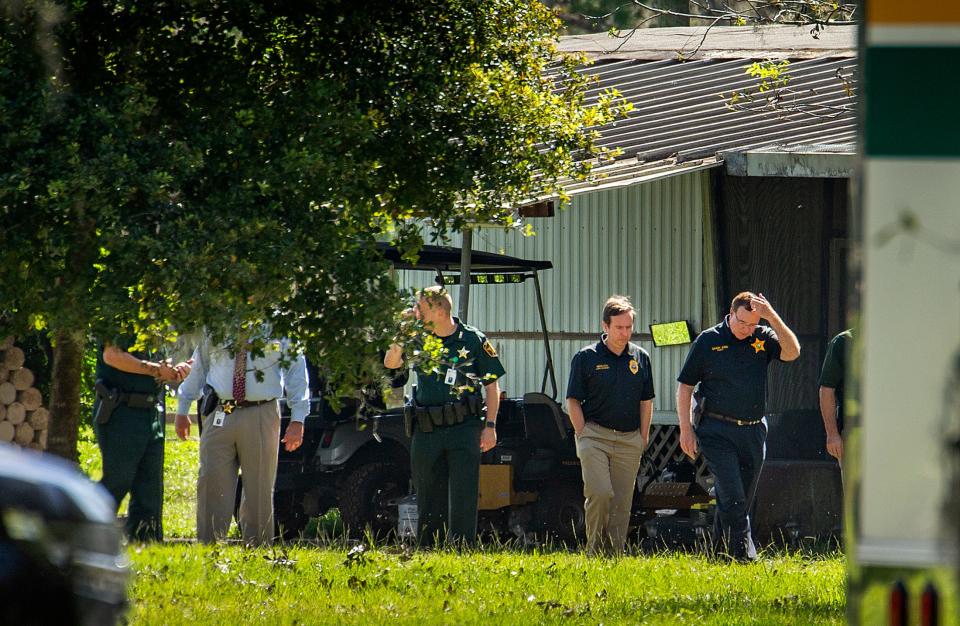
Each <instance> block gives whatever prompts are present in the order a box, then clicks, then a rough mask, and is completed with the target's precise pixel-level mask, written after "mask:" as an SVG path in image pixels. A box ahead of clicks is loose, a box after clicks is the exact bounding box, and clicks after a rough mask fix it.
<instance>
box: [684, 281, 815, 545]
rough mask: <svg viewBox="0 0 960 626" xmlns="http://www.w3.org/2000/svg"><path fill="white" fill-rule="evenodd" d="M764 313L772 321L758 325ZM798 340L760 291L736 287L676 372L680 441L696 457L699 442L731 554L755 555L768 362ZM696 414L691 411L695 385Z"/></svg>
mask: <svg viewBox="0 0 960 626" xmlns="http://www.w3.org/2000/svg"><path fill="white" fill-rule="evenodd" d="M761 318H762V319H765V320H767V321H768V322H769V323H770V326H769V327H768V326H760V325H759V322H760V320H761ZM799 356H800V344H799V342H798V341H797V337H796V335H794V334H793V331H792V330H790V329H789V328H788V327H787V325H786V324H784V322H783V320H781V319H780V316H779V315H777V312H776V311H774V310H773V307H772V306H770V303H769V302H767V299H766V298H764V297H763V294H760V295H755V294H753V293H751V292H749V291H744V292H742V293H739V294H737V296H736V297H735V298H734V299H733V302H732V303H731V304H730V313H729V315H727V316H726V318H724V320H723V321H722V322H721V323H719V324H717V325H716V326H714V327H713V328H708V329H707V330H705V331H703V332H702V333H700V335H699V336H698V337H697V339H696V341H694V342H693V346H692V347H691V348H690V352H689V354H688V355H687V360H686V362H685V363H684V364H683V369H682V370H681V371H680V375H679V376H678V377H677V381H678V382H679V383H680V384H679V387H678V389H677V414H678V417H679V419H680V447H681V448H682V449H683V451H684V452H685V453H686V454H687V455H688V456H689V457H690V458H691V459H693V458H696V456H697V449H698V444H699V447H700V448H702V449H703V456H704V458H705V459H706V461H707V467H709V468H710V471H711V472H712V473H713V477H714V481H715V482H714V484H715V486H716V495H717V518H718V522H719V527H720V530H721V539H722V541H725V542H726V545H727V550H728V554H729V556H730V557H731V558H733V559H735V560H737V561H741V562H745V561H752V560H755V559H756V557H757V550H756V548H755V547H754V545H753V538H752V537H751V536H750V518H749V512H750V507H751V505H752V504H753V496H754V494H755V492H756V487H757V478H758V477H759V476H760V469H761V467H763V459H764V456H765V451H766V447H765V444H766V439H767V423H766V420H765V419H764V417H763V415H764V409H765V400H766V394H767V366H768V365H769V363H770V362H771V361H774V360H777V359H779V360H780V361H793V360H795V359H796V358H797V357H799ZM697 384H699V385H700V389H699V391H698V393H697V400H698V403H699V405H700V406H699V411H700V412H701V415H702V417H701V420H700V423H699V425H698V426H697V427H696V433H694V428H693V424H692V421H691V415H690V406H691V398H692V396H693V391H694V387H695V386H696V385H697Z"/></svg>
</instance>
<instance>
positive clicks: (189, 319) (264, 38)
mask: <svg viewBox="0 0 960 626" xmlns="http://www.w3.org/2000/svg"><path fill="white" fill-rule="evenodd" d="M557 28H558V22H557V20H556V18H555V17H554V16H553V15H552V13H550V12H549V11H548V10H547V9H545V8H544V7H543V6H542V5H541V4H540V3H537V2H527V0H427V1H424V0H392V1H372V2H364V3H355V2H346V1H338V0H326V1H319V2H311V3H288V2H280V1H268V0H262V1H251V2H242V3H238V2H229V1H225V0H222V1H207V2H204V1H199V0H196V1H186V2H184V1H169V2H163V1H160V2H149V3H142V2H136V1H135V0H99V1H98V0H89V1H82V0H74V1H72V2H67V3H55V2H50V1H28V0H23V1H21V2H7V3H5V4H4V6H3V9H2V28H0V137H2V142H0V150H2V156H0V159H2V165H0V219H2V222H3V224H4V228H3V237H4V245H3V246H2V247H0V326H2V328H0V332H14V333H22V332H23V331H24V330H25V329H29V328H35V329H40V330H43V331H45V332H49V333H50V334H51V336H52V337H54V338H55V340H56V341H57V342H58V344H63V343H64V342H73V343H76V342H78V341H82V338H83V337H85V336H87V335H88V333H93V334H94V335H95V336H98V337H100V338H107V339H109V338H112V337H116V336H119V335H121V334H125V335H135V336H136V337H137V338H138V341H139V343H140V344H142V345H144V346H146V347H154V348H156V347H160V346H162V345H164V343H169V342H171V341H173V340H175V339H176V337H177V334H178V333H180V332H184V331H187V330H191V329H196V328H200V327H203V328H207V329H208V330H209V331H210V332H212V333H213V334H214V335H216V336H217V337H227V336H229V335H230V334H231V332H233V331H235V330H236V329H237V328H238V326H239V325H240V324H242V323H254V322H257V321H263V320H268V321H269V322H270V323H271V324H272V325H273V327H274V328H275V331H276V333H277V334H283V335H287V336H289V337H291V338H293V339H295V340H297V341H299V342H300V343H301V344H302V345H303V346H304V348H305V349H306V351H307V353H308V355H309V356H311V357H313V359H314V361H315V362H316V364H317V365H319V366H320V367H321V371H323V373H324V374H325V375H328V376H332V378H331V380H336V381H337V382H338V383H340V384H342V385H343V386H344V388H345V387H346V386H349V385H352V384H354V383H355V382H356V380H357V379H358V378H362V377H364V376H366V375H368V373H369V371H368V368H367V365H365V364H368V363H370V362H371V358H370V357H371V356H372V355H375V354H376V351H377V350H378V349H380V348H382V347H383V345H384V343H385V342H386V341H387V339H388V338H389V333H390V330H389V329H390V328H391V327H392V323H391V321H392V319H393V317H394V315H395V313H396V312H397V310H398V309H399V308H400V306H401V302H400V298H399V297H398V292H397V290H396V287H395V285H394V284H393V282H392V281H391V280H390V279H389V277H388V275H387V274H386V273H385V269H386V268H385V265H384V263H383V262H382V261H381V260H380V259H379V258H378V257H377V255H376V253H375V251H374V250H373V246H372V243H373V242H374V241H375V240H376V239H390V240H394V241H396V242H398V243H399V245H401V246H402V247H404V249H406V250H409V251H410V252H415V250H416V249H417V247H418V246H419V245H420V239H419V234H418V232H419V231H418V229H419V226H420V224H422V222H423V221H424V220H426V221H428V222H429V223H430V224H432V226H433V228H435V229H437V230H439V231H445V230H447V229H451V228H454V229H455V228H460V227H462V226H464V225H465V224H467V223H470V222H473V221H491V220H493V221H501V222H503V223H505V224H507V223H509V222H510V212H509V209H510V208H512V207H514V206H516V204H517V203H518V202H519V201H521V200H522V199H526V198H529V197H531V196H536V195H538V194H542V193H545V192H550V191H554V190H555V182H556V181H557V180H558V179H559V178H561V177H564V176H568V175H576V174H577V173H578V172H579V171H581V170H582V168H583V165H582V162H583V159H585V158H587V157H589V156H591V155H592V154H593V153H594V148H593V145H592V139H593V133H592V131H591V130H590V129H589V127H590V126H593V125H597V124H600V123H603V122H605V121H607V120H609V119H611V116H612V115H614V114H615V108H616V105H615V103H613V104H612V102H613V100H612V98H609V97H608V98H604V99H602V100H601V103H600V104H599V105H598V106H594V107H586V106H584V100H583V98H584V93H585V90H586V88H587V86H588V83H587V82H586V79H585V78H583V77H581V76H578V75H577V74H575V73H574V72H573V71H572V70H573V67H574V63H575V61H574V60H571V59H561V58H559V57H558V56H557V55H556V53H555V52H554V49H553V43H552V42H553V37H554V36H555V33H556V31H557ZM55 362H56V359H55ZM64 375H65V374H64V373H63V372H61V373H60V376H64ZM56 393H57V391H56V388H55V391H54V394H56ZM69 393H70V394H75V392H73V391H71V392H69ZM60 400H61V402H62V401H63V398H61V399H60ZM54 405H55V406H54V414H55V416H56V415H57V412H58V409H57V399H56V398H55V399H54ZM69 410H71V409H70V403H69V402H67V404H65V405H64V407H63V408H61V409H60V410H59V411H60V412H61V413H64V412H68V411H69ZM74 410H75V409H74ZM63 417H67V416H63Z"/></svg>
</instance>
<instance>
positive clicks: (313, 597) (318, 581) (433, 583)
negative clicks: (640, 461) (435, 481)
mask: <svg viewBox="0 0 960 626" xmlns="http://www.w3.org/2000/svg"><path fill="white" fill-rule="evenodd" d="M132 556H133V562H134V570H135V572H136V577H135V582H134V584H133V586H132V590H131V595H132V598H133V603H132V608H131V613H130V617H131V619H132V621H133V622H134V623H142V624H170V623H188V622H189V623H203V624H237V623H254V622H256V623H269V624H298V623H307V624H310V623H323V624H336V623H362V624H413V623H416V624H554V623H561V622H562V623H568V622H572V623H582V624H598V623H604V624H614V623H616V624H621V623H623V624H626V623H629V624H638V623H643V624H685V623H686V624H718V625H719V624H724V625H728V624H840V623H842V622H843V610H844V597H843V578H844V569H843V563H842V561H841V560H840V559H838V558H834V557H831V558H814V559H810V558H804V557H802V556H798V555H792V556H791V555H786V556H778V557H774V558H770V559H768V560H765V561H764V562H762V563H759V564H753V565H746V566H741V565H729V564H722V563H717V562H711V561H708V560H706V559H704V558H699V557H690V556H679V555H664V556H651V557H625V558H621V559H587V558H586V557H585V556H584V555H583V554H578V553H565V552H564V553H560V552H547V553H536V552H534V553H520V552H507V551H502V550H496V551H492V552H468V553H456V552H450V551H443V552H427V553H409V552H404V551H402V550H401V549H399V548H394V549H384V550H373V551H369V552H365V553H364V554H363V555H361V556H356V555H355V556H353V557H350V556H348V553H347V552H345V551H344V550H342V549H316V548H309V547H296V548H291V549H289V550H284V549H279V548H277V549H273V550H249V549H244V548H242V547H240V546H220V547H214V548H210V547H204V546H195V545H166V546H151V547H142V548H137V549H135V550H134V551H133V554H132Z"/></svg>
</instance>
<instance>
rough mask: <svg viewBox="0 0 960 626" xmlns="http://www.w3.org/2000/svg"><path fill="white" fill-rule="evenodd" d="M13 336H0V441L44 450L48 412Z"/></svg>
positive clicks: (48, 421) (48, 422)
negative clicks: (1, 337)
mask: <svg viewBox="0 0 960 626" xmlns="http://www.w3.org/2000/svg"><path fill="white" fill-rule="evenodd" d="M23 361H24V356H23V350H21V349H20V348H18V347H17V346H15V345H14V340H13V337H6V338H3V339H0V441H2V442H8V443H14V444H16V445H18V446H21V447H23V448H32V449H34V450H45V449H46V447H47V426H48V425H49V424H50V411H49V410H48V409H47V408H46V407H44V406H43V396H42V395H41V393H40V390H39V389H37V388H36V387H34V386H33V382H34V375H33V372H32V371H30V369H29V368H26V367H24V366H23Z"/></svg>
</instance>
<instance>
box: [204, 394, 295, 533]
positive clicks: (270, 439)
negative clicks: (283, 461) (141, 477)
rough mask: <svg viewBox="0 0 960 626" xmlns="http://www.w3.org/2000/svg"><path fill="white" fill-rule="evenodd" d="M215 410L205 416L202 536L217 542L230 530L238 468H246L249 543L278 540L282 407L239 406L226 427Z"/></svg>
mask: <svg viewBox="0 0 960 626" xmlns="http://www.w3.org/2000/svg"><path fill="white" fill-rule="evenodd" d="M214 415H215V413H211V414H210V415H208V416H207V417H205V418H203V434H202V435H201V436H200V476H199V478H198V479H197V540H198V541H201V542H203V543H212V542H214V541H217V540H220V539H223V538H224V537H226V535H227V531H229V530H230V519H231V518H232V517H233V507H234V503H235V502H236V493H237V470H238V469H239V470H240V471H241V472H243V497H242V498H241V500H240V526H241V527H242V529H243V540H244V542H246V543H248V544H252V545H266V544H270V543H272V542H273V534H274V533H273V485H274V482H276V479H277V455H278V453H279V449H280V405H279V403H278V402H276V401H274V402H267V403H266V404H261V405H258V406H251V407H247V408H244V409H234V411H233V413H231V414H229V415H227V416H226V417H225V418H224V422H223V425H222V426H214V425H213V420H214Z"/></svg>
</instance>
